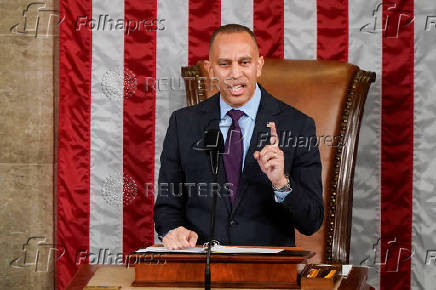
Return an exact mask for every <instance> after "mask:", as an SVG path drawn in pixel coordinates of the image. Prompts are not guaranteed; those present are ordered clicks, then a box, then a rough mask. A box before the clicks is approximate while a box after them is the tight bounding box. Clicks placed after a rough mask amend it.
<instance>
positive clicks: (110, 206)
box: [89, 0, 124, 263]
mask: <svg viewBox="0 0 436 290" xmlns="http://www.w3.org/2000/svg"><path fill="white" fill-rule="evenodd" d="M105 15H107V16H106V19H113V25H115V24H116V21H117V20H118V19H124V1H123V0H93V1H92V16H93V19H96V20H98V19H103V18H104V17H105ZM101 21H103V20H101ZM101 25H102V22H101ZM123 33H124V32H123V30H119V29H114V27H112V29H110V27H109V22H107V23H106V26H105V27H104V28H103V26H99V28H96V29H94V31H93V33H92V74H91V156H90V158H91V164H90V167H91V168H90V172H91V173H90V174H91V176H90V209H89V211H90V224H89V250H90V253H94V254H98V253H99V251H100V250H101V251H104V250H107V251H109V252H111V253H113V254H115V255H116V254H118V253H122V244H123V206H122V204H123V203H122V201H123V178H122V176H123V101H122V100H123V78H124V73H123V71H124V34H123ZM92 262H97V263H98V262H100V263H101V262H103V261H101V260H100V261H92V260H91V259H90V263H92ZM106 262H107V261H106Z"/></svg>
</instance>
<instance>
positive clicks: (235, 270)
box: [132, 245, 314, 289]
mask: <svg viewBox="0 0 436 290" xmlns="http://www.w3.org/2000/svg"><path fill="white" fill-rule="evenodd" d="M156 246H159V245H156ZM256 248H273V247H257V246H256ZM280 248H281V249H284V251H282V252H279V253H274V254H270V253H268V254H251V253H250V254H246V253H244V254H224V253H212V256H211V265H210V268H211V286H212V287H218V288H275V289H278V288H279V289H284V288H286V289H290V288H299V287H298V283H297V264H304V263H306V261H307V259H309V258H311V257H312V256H313V255H314V253H312V252H309V251H304V250H303V249H301V248H297V247H280ZM133 258H134V259H135V260H136V261H139V263H135V280H134V282H133V283H132V286H141V287H150V286H155V287H202V286H203V285H204V269H205V262H206V254H205V253H204V254H203V253H169V252H167V253H153V254H152V253H141V254H137V256H133Z"/></svg>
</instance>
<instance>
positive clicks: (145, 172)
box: [123, 0, 165, 254]
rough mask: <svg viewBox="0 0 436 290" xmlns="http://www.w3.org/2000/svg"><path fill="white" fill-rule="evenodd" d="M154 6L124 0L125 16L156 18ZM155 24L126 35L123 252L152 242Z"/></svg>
mask: <svg viewBox="0 0 436 290" xmlns="http://www.w3.org/2000/svg"><path fill="white" fill-rule="evenodd" d="M156 9H157V3H156V0H153V1H137V0H126V1H125V3H124V17H125V21H126V23H128V21H129V20H130V21H131V23H140V21H141V20H150V19H152V20H153V19H156V17H157V12H156ZM132 27H133V26H132ZM158 27H160V26H158ZM155 29H156V26H153V27H150V26H139V27H138V28H137V29H136V30H134V31H133V30H131V31H130V32H129V33H126V34H125V36H124V98H125V101H124V112H123V114H124V115H123V125H124V127H123V135H124V136H123V138H124V139H123V171H124V186H123V189H124V198H125V201H126V204H125V205H124V208H123V252H124V254H130V253H131V252H132V251H135V250H137V249H138V248H142V247H144V246H147V245H151V244H153V242H154V224H153V204H154V196H153V194H152V192H145V189H146V188H148V187H147V186H146V184H153V182H154V134H155V133H154V131H155V103H156V94H155V91H154V89H153V86H151V85H150V84H148V85H147V84H146V83H145V82H146V81H149V80H150V79H153V80H154V79H155V78H156V30H155ZM163 33H165V32H163ZM135 82H136V86H132V84H133V83H135ZM135 188H136V192H135ZM150 188H153V187H152V186H151V187H150ZM133 196H134V197H135V198H134V200H133V201H132V202H129V201H130V199H131V198H132V197H133Z"/></svg>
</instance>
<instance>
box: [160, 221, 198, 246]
mask: <svg viewBox="0 0 436 290" xmlns="http://www.w3.org/2000/svg"><path fill="white" fill-rule="evenodd" d="M197 239H198V235H197V233H196V232H194V231H191V230H188V229H186V228H184V227H182V226H180V227H178V228H176V229H173V230H171V231H169V232H168V233H167V234H166V235H165V237H163V239H162V242H163V245H164V246H165V248H167V249H168V250H180V249H184V248H189V247H195V245H196V244H197Z"/></svg>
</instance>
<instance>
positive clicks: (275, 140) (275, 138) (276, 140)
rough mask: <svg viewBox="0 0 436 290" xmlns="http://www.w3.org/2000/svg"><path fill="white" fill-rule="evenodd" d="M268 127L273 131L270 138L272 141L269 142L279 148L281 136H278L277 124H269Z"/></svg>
mask: <svg viewBox="0 0 436 290" xmlns="http://www.w3.org/2000/svg"><path fill="white" fill-rule="evenodd" d="M266 126H267V127H269V128H270V129H271V137H270V141H269V142H270V144H271V145H273V146H276V147H278V146H279V136H278V134H277V129H276V123H275V122H268V124H267V125H266Z"/></svg>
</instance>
